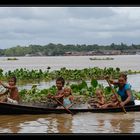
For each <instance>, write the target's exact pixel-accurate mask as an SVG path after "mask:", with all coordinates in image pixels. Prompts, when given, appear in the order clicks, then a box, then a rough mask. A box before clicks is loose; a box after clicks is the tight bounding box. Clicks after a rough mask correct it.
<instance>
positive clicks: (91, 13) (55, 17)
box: [0, 7, 140, 48]
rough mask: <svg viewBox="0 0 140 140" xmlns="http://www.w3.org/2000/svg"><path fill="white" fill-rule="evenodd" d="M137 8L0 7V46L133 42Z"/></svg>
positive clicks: (139, 25)
mask: <svg viewBox="0 0 140 140" xmlns="http://www.w3.org/2000/svg"><path fill="white" fill-rule="evenodd" d="M139 36H140V7H0V44H1V45H0V48H8V47H12V46H16V45H21V46H22V45H29V44H40V45H44V44H48V43H50V42H51V43H62V44H77V43H79V44H95V43H96V44H97V43H98V44H106V43H107V44H111V43H113V42H114V43H120V42H125V43H128V44H130V43H134V44H135V43H137V44H140V41H139Z"/></svg>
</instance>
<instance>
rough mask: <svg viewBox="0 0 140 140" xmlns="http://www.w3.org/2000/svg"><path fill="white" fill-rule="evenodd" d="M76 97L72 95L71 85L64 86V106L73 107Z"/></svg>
mask: <svg viewBox="0 0 140 140" xmlns="http://www.w3.org/2000/svg"><path fill="white" fill-rule="evenodd" d="M73 101H74V97H73V95H72V90H71V88H70V87H65V88H64V96H63V106H64V107H66V108H67V109H69V108H71V107H72V105H73V104H74V102H73ZM64 107H62V106H61V107H58V108H64Z"/></svg>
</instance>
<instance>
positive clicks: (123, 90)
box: [110, 73, 135, 106]
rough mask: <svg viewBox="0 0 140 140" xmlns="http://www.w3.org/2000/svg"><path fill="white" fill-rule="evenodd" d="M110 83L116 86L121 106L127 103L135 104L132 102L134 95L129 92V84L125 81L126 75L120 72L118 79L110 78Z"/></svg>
mask: <svg viewBox="0 0 140 140" xmlns="http://www.w3.org/2000/svg"><path fill="white" fill-rule="evenodd" d="M110 82H111V84H114V85H116V86H118V91H117V93H118V95H120V97H121V103H120V105H121V106H128V105H135V103H134V97H133V95H132V92H131V85H130V84H129V83H127V75H126V74H124V73H121V74H120V76H119V78H118V81H117V82H115V81H112V80H110Z"/></svg>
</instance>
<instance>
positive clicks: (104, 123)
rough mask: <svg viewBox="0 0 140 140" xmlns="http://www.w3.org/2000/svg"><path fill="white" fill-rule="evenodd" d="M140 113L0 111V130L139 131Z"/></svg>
mask: <svg viewBox="0 0 140 140" xmlns="http://www.w3.org/2000/svg"><path fill="white" fill-rule="evenodd" d="M139 132H140V113H139V112H131V113H130V112H129V113H127V114H124V113H123V112H121V113H78V114H76V115H74V116H71V114H48V115H9V116H8V115H1V116H0V133H139Z"/></svg>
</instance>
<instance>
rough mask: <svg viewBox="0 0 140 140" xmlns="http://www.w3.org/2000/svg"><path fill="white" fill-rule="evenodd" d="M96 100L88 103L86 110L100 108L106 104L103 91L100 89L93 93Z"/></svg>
mask: <svg viewBox="0 0 140 140" xmlns="http://www.w3.org/2000/svg"><path fill="white" fill-rule="evenodd" d="M95 95H96V99H95V100H94V101H92V102H91V103H88V108H93V107H94V108H102V106H103V105H104V104H105V103H106V100H105V97H104V94H103V91H102V90H101V89H96V91H95Z"/></svg>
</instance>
